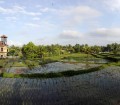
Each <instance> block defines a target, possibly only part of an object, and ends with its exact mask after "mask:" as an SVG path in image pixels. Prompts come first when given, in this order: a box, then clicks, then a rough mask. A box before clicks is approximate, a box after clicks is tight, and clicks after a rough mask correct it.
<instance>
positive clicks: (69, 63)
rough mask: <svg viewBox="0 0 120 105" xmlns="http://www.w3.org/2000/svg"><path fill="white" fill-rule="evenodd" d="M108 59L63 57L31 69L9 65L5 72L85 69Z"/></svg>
mask: <svg viewBox="0 0 120 105" xmlns="http://www.w3.org/2000/svg"><path fill="white" fill-rule="evenodd" d="M108 62H109V61H108V60H106V59H88V60H87V61H86V60H82V61H81V62H77V60H76V59H69V60H68V59H64V60H62V61H61V62H54V63H48V64H45V65H43V66H37V67H34V68H33V69H29V68H27V67H11V68H6V72H8V73H16V74H31V73H50V72H55V73H56V72H62V71H68V70H74V71H77V70H85V69H89V68H94V67H98V66H100V65H101V64H105V63H108Z"/></svg>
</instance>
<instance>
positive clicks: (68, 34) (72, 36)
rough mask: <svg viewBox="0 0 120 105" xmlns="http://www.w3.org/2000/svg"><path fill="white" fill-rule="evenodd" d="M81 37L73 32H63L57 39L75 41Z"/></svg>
mask: <svg viewBox="0 0 120 105" xmlns="http://www.w3.org/2000/svg"><path fill="white" fill-rule="evenodd" d="M80 36H82V34H81V33H80V32H78V31H74V30H64V31H63V32H62V33H61V34H60V35H59V37H60V38H62V39H76V38H79V37H80Z"/></svg>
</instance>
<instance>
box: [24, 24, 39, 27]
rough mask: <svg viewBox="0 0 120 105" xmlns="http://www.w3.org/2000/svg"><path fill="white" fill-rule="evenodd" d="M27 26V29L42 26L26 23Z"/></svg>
mask: <svg viewBox="0 0 120 105" xmlns="http://www.w3.org/2000/svg"><path fill="white" fill-rule="evenodd" d="M25 26H27V27H33V28H39V27H40V24H35V23H26V24H25Z"/></svg>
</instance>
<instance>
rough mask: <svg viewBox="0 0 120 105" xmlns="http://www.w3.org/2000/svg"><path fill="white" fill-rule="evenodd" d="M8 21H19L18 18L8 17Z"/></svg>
mask: <svg viewBox="0 0 120 105" xmlns="http://www.w3.org/2000/svg"><path fill="white" fill-rule="evenodd" d="M6 20H8V21H12V22H16V21H17V17H15V16H12V17H6Z"/></svg>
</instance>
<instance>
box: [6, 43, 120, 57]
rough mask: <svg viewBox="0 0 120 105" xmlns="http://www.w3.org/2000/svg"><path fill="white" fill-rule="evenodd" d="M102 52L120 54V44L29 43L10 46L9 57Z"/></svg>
mask: <svg viewBox="0 0 120 105" xmlns="http://www.w3.org/2000/svg"><path fill="white" fill-rule="evenodd" d="M101 52H106V53H113V54H115V55H116V54H119V53H120V44H118V43H112V44H107V45H106V46H97V45H94V46H89V45H88V44H82V45H80V44H76V45H71V44H69V45H59V44H52V45H46V46H45V45H35V44H34V43H33V42H29V43H28V44H26V45H23V46H22V47H18V46H14V45H13V46H10V47H9V52H8V56H20V57H24V58H26V59H29V58H30V59H33V58H43V57H47V56H59V55H62V54H68V53H86V54H98V53H101Z"/></svg>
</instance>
